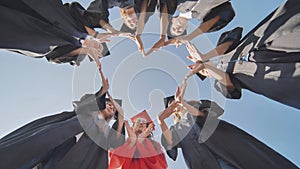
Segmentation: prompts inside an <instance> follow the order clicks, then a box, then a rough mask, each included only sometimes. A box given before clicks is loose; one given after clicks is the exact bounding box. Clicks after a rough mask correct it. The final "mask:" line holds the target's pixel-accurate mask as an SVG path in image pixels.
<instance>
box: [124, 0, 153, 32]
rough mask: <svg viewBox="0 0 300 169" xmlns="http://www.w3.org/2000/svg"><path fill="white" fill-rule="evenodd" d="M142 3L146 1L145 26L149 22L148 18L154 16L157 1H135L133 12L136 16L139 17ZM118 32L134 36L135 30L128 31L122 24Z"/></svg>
mask: <svg viewBox="0 0 300 169" xmlns="http://www.w3.org/2000/svg"><path fill="white" fill-rule="evenodd" d="M143 1H147V8H146V17H145V23H144V24H146V23H147V22H148V20H149V18H150V17H151V16H152V15H153V14H154V12H155V8H156V6H157V0H135V1H134V6H133V7H134V10H135V12H136V14H137V16H138V17H139V15H140V12H141V7H142V3H143ZM120 31H122V32H129V33H132V34H134V33H135V32H136V29H134V30H133V29H130V28H129V27H128V26H126V25H125V24H123V25H122V26H121V29H120Z"/></svg>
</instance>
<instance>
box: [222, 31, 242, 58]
mask: <svg viewBox="0 0 300 169" xmlns="http://www.w3.org/2000/svg"><path fill="white" fill-rule="evenodd" d="M242 31H243V28H241V27H236V28H234V29H233V30H230V31H226V32H224V33H222V34H221V36H220V38H219V40H218V43H217V46H218V45H220V44H222V43H225V42H228V41H233V43H232V45H231V46H230V47H229V48H228V49H227V50H226V52H225V53H224V54H226V53H228V52H230V51H232V50H233V49H235V48H236V47H237V46H238V44H239V42H240V39H241V37H242Z"/></svg>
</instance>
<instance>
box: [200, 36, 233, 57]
mask: <svg viewBox="0 0 300 169" xmlns="http://www.w3.org/2000/svg"><path fill="white" fill-rule="evenodd" d="M232 43H233V41H228V42H225V43H222V44H220V45H218V46H217V47H216V48H214V49H213V50H211V51H209V52H208V53H206V54H205V55H203V56H202V61H203V62H204V61H207V60H209V59H211V58H213V57H216V56H219V55H223V54H224V53H225V52H226V51H227V50H228V49H229V47H230V46H231V45H232Z"/></svg>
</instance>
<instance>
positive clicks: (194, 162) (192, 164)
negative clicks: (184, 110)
mask: <svg viewBox="0 0 300 169" xmlns="http://www.w3.org/2000/svg"><path fill="white" fill-rule="evenodd" d="M193 106H194V107H195V108H197V109H199V110H201V111H202V112H204V113H205V116H204V117H200V116H199V117H193V116H191V115H190V114H188V115H187V118H183V119H182V120H180V122H179V123H177V124H176V125H174V126H172V127H171V129H170V130H171V132H172V137H173V142H174V143H175V144H174V147H172V146H170V145H168V144H167V142H166V140H165V138H164V137H162V145H163V146H164V147H165V148H166V149H167V154H168V155H169V157H170V158H172V159H173V160H175V159H176V157H177V148H179V147H181V148H182V151H183V155H184V158H185V160H186V163H187V165H188V167H189V168H197V166H199V165H203V167H207V168H239V169H253V168H272V169H282V168H289V169H297V168H298V167H297V166H295V165H294V164H293V163H291V162H290V161H289V160H287V159H286V158H285V157H283V156H282V155H280V154H279V153H277V152H276V151H274V150H273V149H271V148H270V147H268V146H267V145H265V144H264V143H262V142H260V141H259V140H257V139H256V138H254V137H253V136H251V135H249V134H248V133H246V132H245V131H243V130H241V129H239V128H238V127H236V126H234V125H232V124H230V123H227V122H226V121H223V120H220V122H219V125H218V126H217V128H216V130H215V131H214V133H213V134H212V135H211V136H210V137H209V139H208V140H206V141H205V142H204V143H200V142H199V139H200V138H199V136H200V133H201V131H202V128H203V125H204V123H205V121H206V118H207V115H208V113H211V112H216V113H214V114H218V115H219V114H220V113H217V112H219V110H216V109H207V108H203V106H202V105H201V103H200V102H198V104H193ZM184 130H186V131H184ZM184 135H186V136H185V137H183V138H181V137H180V136H184ZM221 160H222V162H223V164H224V163H225V164H226V165H222V163H221ZM216 162H217V163H216ZM218 163H219V164H218ZM213 165H215V166H213ZM210 166H211V167H210ZM198 168H199V167H198Z"/></svg>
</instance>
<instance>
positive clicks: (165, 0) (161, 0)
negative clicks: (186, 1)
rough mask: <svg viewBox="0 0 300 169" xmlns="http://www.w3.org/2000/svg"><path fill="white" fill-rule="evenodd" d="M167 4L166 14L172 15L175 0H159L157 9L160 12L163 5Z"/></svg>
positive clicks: (175, 4)
mask: <svg viewBox="0 0 300 169" xmlns="http://www.w3.org/2000/svg"><path fill="white" fill-rule="evenodd" d="M165 5H166V6H167V9H168V14H169V15H170V16H173V15H174V13H175V11H176V9H177V0H159V3H158V9H159V11H160V12H162V9H163V6H165Z"/></svg>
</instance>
